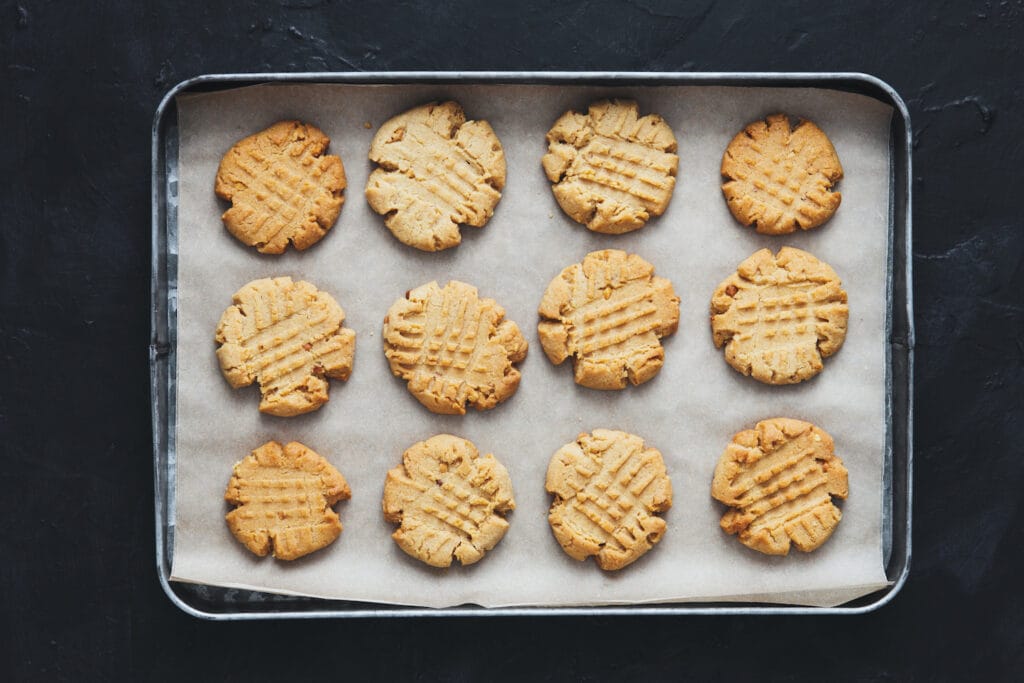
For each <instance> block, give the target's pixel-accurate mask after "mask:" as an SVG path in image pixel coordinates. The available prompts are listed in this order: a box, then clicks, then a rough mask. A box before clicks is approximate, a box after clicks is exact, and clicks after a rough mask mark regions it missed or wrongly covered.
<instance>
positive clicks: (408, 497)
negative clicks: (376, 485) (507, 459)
mask: <svg viewBox="0 0 1024 683" xmlns="http://www.w3.org/2000/svg"><path fill="white" fill-rule="evenodd" d="M383 506H384V518H385V519H387V521H389V522H392V523H393V524H399V525H401V526H399V528H398V529H397V530H396V531H395V533H394V534H392V535H391V537H392V538H394V539H395V542H396V543H397V544H398V547H399V548H401V549H402V550H404V551H405V552H406V553H408V554H409V555H412V556H413V557H415V558H416V559H418V560H421V561H422V562H426V563H427V564H429V565H431V566H434V567H447V566H449V565H451V563H452V560H458V561H459V562H460V563H462V564H464V565H467V564H473V563H474V562H478V561H479V560H480V559H481V558H482V557H483V556H484V553H486V552H487V551H488V550H490V549H491V548H493V547H494V546H496V545H497V544H498V541H500V540H501V539H502V537H503V536H504V535H505V531H506V530H507V529H508V526H509V525H508V522H507V521H506V520H505V517H504V516H505V514H506V513H507V512H510V511H511V510H514V509H515V506H516V504H515V500H513V498H512V481H511V480H510V479H509V476H508V472H507V471H506V470H505V467H504V466H503V465H502V464H501V463H500V462H498V460H497V459H496V458H495V457H494V456H493V455H491V454H489V453H488V454H487V455H485V456H483V457H481V456H480V453H479V452H478V451H477V449H476V446H474V445H473V444H472V442H470V441H467V440H466V439H460V438H458V437H457V436H452V435H450V434H439V435H437V436H433V437H431V438H429V439H427V440H426V441H421V442H419V443H417V444H414V445H412V446H411V447H409V449H408V450H406V451H405V453H404V454H403V455H402V464H401V465H399V466H398V467H396V468H394V469H392V470H390V471H389V472H388V476H387V479H386V481H385V483H384V503H383Z"/></svg>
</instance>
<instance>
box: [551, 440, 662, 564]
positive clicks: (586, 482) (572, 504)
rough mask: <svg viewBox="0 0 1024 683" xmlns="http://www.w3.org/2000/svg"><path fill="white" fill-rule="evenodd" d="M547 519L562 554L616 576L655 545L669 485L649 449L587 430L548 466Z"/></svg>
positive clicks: (659, 459)
mask: <svg viewBox="0 0 1024 683" xmlns="http://www.w3.org/2000/svg"><path fill="white" fill-rule="evenodd" d="M545 487H546V488H547V491H548V493H551V494H554V496H555V498H554V501H553V502H552V504H551V510H550V512H549V513H548V522H549V523H550V524H551V530H552V532H554V534H555V538H556V539H558V542H559V544H561V546H562V549H563V550H565V552H566V553H567V554H568V555H569V556H570V557H573V558H575V559H577V560H581V561H582V560H585V559H587V558H588V557H590V556H591V555H593V556H594V557H595V559H596V561H597V565H598V566H599V567H601V569H605V570H615V569H622V568H623V567H625V566H626V565H628V564H630V563H632V562H635V561H636V560H637V559H639V558H640V556H641V555H643V554H644V553H646V552H647V551H648V550H650V549H651V548H652V547H653V546H654V544H656V543H657V542H658V541H660V540H661V537H662V535H663V534H664V533H665V529H666V523H665V520H664V519H662V518H661V517H659V516H658V513H661V512H666V511H667V510H668V509H669V508H671V507H672V482H671V480H670V479H669V476H668V473H667V472H666V470H665V461H664V460H663V459H662V457H661V453H660V452H658V451H657V450H656V449H654V448H651V447H649V446H645V445H644V440H643V439H641V438H640V437H639V436H636V435H635V434H627V433H626V432H618V431H613V430H609V429H595V430H594V433H593V434H580V435H579V437H577V439H576V441H575V442H573V443H570V444H566V445H565V446H563V447H562V448H560V449H559V450H558V451H557V452H556V453H555V454H554V456H552V458H551V463H550V464H549V465H548V474H547V482H546V484H545Z"/></svg>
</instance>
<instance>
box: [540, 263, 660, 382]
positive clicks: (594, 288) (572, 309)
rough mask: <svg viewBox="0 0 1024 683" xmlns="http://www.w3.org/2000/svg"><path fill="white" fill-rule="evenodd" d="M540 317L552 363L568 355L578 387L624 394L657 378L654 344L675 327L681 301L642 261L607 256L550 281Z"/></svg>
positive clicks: (656, 346)
mask: <svg viewBox="0 0 1024 683" xmlns="http://www.w3.org/2000/svg"><path fill="white" fill-rule="evenodd" d="M538 312H539V314H540V319H541V320H540V324H539V325H538V326H537V333H538V335H539V336H540V343H541V346H542V347H543V348H544V353H545V354H546V355H547V357H548V359H550V360H551V362H552V363H554V364H555V365H559V364H561V363H562V361H564V360H565V359H566V358H568V357H569V356H573V357H574V359H575V377H576V383H577V384H581V385H583V386H585V387H590V388H591V389H622V388H624V387H625V386H626V385H627V382H632V383H633V384H641V383H643V382H646V381H647V380H649V379H651V378H652V377H654V376H655V375H656V374H658V370H660V369H661V366H662V364H663V363H664V359H665V350H664V349H663V348H662V347H661V341H660V340H661V338H662V337H667V336H668V335H670V334H673V333H674V332H675V331H676V328H677V327H678V326H679V297H677V296H676V294H675V292H674V291H673V289H672V283H671V282H669V281H668V280H666V279H665V278H662V277H655V276H654V266H652V265H651V264H650V263H648V262H647V261H645V260H643V259H642V258H640V257H639V256H637V255H636V254H627V253H626V252H624V251H619V250H618V249H606V250H604V251H594V252H591V253H589V254H587V256H586V258H584V259H583V262H582V263H576V264H573V265H571V266H569V267H568V268H566V269H565V270H563V271H562V272H561V274H559V276H558V277H556V278H555V279H554V280H552V281H551V284H549V285H548V288H547V291H545V292H544V298H543V299H541V302H540V307H539V309H538Z"/></svg>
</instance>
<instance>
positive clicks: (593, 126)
mask: <svg viewBox="0 0 1024 683" xmlns="http://www.w3.org/2000/svg"><path fill="white" fill-rule="evenodd" d="M547 141H548V153H547V154H545V155H544V159H543V161H542V163H543V166H544V172H545V174H547V177H548V180H550V181H551V182H552V183H553V184H552V186H551V190H552V192H554V195H555V199H556V200H557V201H558V205H559V206H561V207H562V210H563V211H565V213H566V214H568V215H569V217H571V218H572V219H573V220H574V221H576V222H577V223H582V224H583V225H586V226H587V227H588V228H590V229H591V230H593V231H595V232H603V233H609V234H619V233H624V232H630V231H631V230H638V229H640V228H642V227H644V225H646V224H647V221H648V219H650V217H651V216H660V215H661V214H662V213H664V212H665V209H666V208H668V202H669V200H670V199H671V198H672V190H673V189H675V184H676V171H677V170H678V168H679V157H678V156H676V154H675V151H676V137H675V135H673V133H672V128H670V127H669V125H668V124H667V123H665V121H664V119H662V118H661V117H660V116H658V115H657V114H648V115H647V116H644V117H640V115H639V110H638V107H637V103H636V102H633V101H631V100H611V101H609V100H602V101H600V102H595V103H594V104H592V105H590V110H589V111H588V113H586V114H580V113H578V112H574V111H567V112H566V113H565V114H563V115H562V116H561V117H560V118H559V119H558V120H557V121H555V125H553V126H552V127H551V130H549V131H548V134H547Z"/></svg>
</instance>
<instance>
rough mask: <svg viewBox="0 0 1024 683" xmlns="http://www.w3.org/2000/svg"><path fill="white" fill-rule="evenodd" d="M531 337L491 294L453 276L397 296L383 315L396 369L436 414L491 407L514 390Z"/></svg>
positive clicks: (386, 343)
mask: <svg viewBox="0 0 1024 683" xmlns="http://www.w3.org/2000/svg"><path fill="white" fill-rule="evenodd" d="M526 349H527V344H526V339H525V338H524V337H523V335H522V333H521V332H520V331H519V327H518V326H517V325H516V324H515V323H514V322H512V321H511V320H505V310H504V309H503V308H502V307H501V306H499V305H498V304H496V303H495V302H494V299H483V298H480V296H479V294H478V292H477V289H476V287H473V286H471V285H467V284H466V283H464V282H459V281H457V280H452V281H451V282H449V283H448V284H447V285H445V286H444V287H439V286H438V284H437V283H436V282H429V283H427V284H425V285H422V286H420V287H417V288H416V289H414V290H412V291H410V292H408V293H407V294H406V295H405V298H403V299H399V300H398V301H396V302H395V303H394V304H393V305H392V306H391V308H390V309H388V313H387V316H385V318H384V355H385V356H387V359H388V363H390V364H391V372H393V373H394V374H395V376H397V377H401V378H402V379H404V380H406V381H408V387H409V392H410V393H411V394H412V395H413V396H415V397H416V399H417V400H418V401H419V402H420V403H422V404H423V405H425V406H426V407H427V408H429V409H430V410H431V411H432V412H435V413H449V414H459V415H464V414H465V413H466V404H467V403H468V404H470V405H472V406H473V407H474V408H476V409H477V410H486V409H488V408H493V407H494V406H496V405H497V404H498V403H500V402H501V401H504V400H505V399H507V398H508V397H509V396H511V395H512V394H514V393H515V391H516V388H517V387H518V386H519V370H517V369H516V368H515V367H514V366H513V365H512V364H513V363H518V362H520V361H522V360H523V359H524V358H526Z"/></svg>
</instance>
